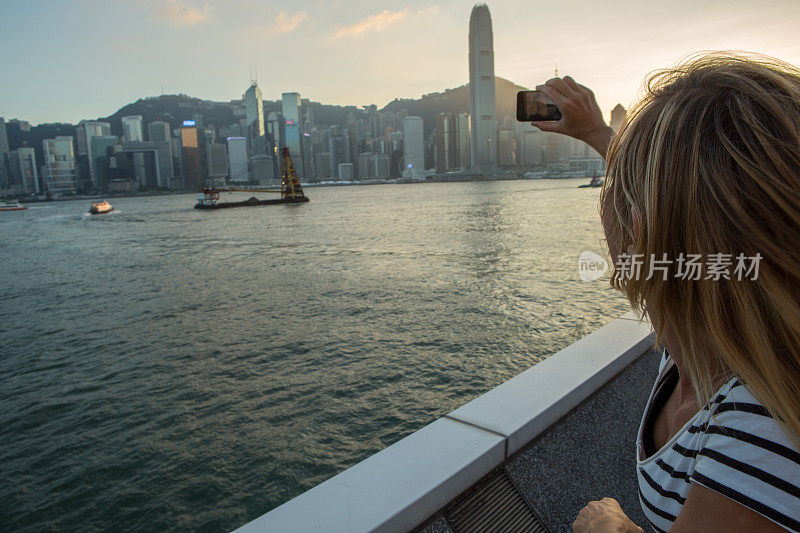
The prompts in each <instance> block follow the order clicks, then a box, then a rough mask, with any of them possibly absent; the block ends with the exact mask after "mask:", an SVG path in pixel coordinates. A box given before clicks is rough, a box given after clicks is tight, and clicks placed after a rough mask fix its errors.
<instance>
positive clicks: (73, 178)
mask: <svg viewBox="0 0 800 533" xmlns="http://www.w3.org/2000/svg"><path fill="white" fill-rule="evenodd" d="M42 147H43V148H44V166H43V167H42V179H43V180H44V182H45V186H46V187H47V190H48V191H50V192H51V193H52V194H55V195H61V194H74V193H75V188H76V187H77V179H78V173H77V170H76V166H75V149H74V147H73V145H72V137H71V136H69V137H67V136H59V137H56V138H55V139H45V140H44V141H42Z"/></svg>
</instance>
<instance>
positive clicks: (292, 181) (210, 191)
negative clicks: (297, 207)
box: [194, 148, 308, 209]
mask: <svg viewBox="0 0 800 533" xmlns="http://www.w3.org/2000/svg"><path fill="white" fill-rule="evenodd" d="M281 155H282V159H283V160H282V161H281V189H280V191H278V190H267V189H247V188H239V187H224V188H219V189H218V188H216V187H212V188H207V189H200V191H199V192H198V193H197V204H195V206H194V207H195V208H196V209H221V208H224V207H245V206H254V205H273V204H295V203H301V202H307V201H308V197H307V196H306V195H305V194H303V187H302V185H300V180H299V179H298V178H297V171H296V170H295V168H294V162H292V156H291V155H290V154H289V149H288V148H283V150H281ZM221 192H262V193H263V192H270V193H277V192H279V193H281V198H280V200H278V199H274V200H259V199H258V198H256V197H255V196H251V197H250V198H249V199H247V200H245V201H244V202H220V201H219V193H221Z"/></svg>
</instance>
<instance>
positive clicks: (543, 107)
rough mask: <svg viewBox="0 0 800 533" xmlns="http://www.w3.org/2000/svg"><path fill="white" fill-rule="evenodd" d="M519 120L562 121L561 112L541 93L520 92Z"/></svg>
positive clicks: (518, 100)
mask: <svg viewBox="0 0 800 533" xmlns="http://www.w3.org/2000/svg"><path fill="white" fill-rule="evenodd" d="M517 120H519V121H520V122H533V121H534V120H551V121H552V120H561V111H559V110H558V106H557V105H556V104H554V103H553V102H552V101H551V100H550V99H549V98H548V97H547V96H546V95H545V94H544V93H543V92H541V91H520V92H518V93H517Z"/></svg>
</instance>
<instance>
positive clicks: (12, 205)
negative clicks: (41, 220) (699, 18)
mask: <svg viewBox="0 0 800 533" xmlns="http://www.w3.org/2000/svg"><path fill="white" fill-rule="evenodd" d="M24 209H28V206H27V205H22V204H21V203H19V201H18V200H6V201H5V202H3V203H0V211H22V210H24Z"/></svg>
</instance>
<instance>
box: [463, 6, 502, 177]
mask: <svg viewBox="0 0 800 533" xmlns="http://www.w3.org/2000/svg"><path fill="white" fill-rule="evenodd" d="M469 112H470V123H471V130H472V131H471V132H470V134H471V136H472V139H471V143H470V158H471V165H472V168H473V170H492V169H494V168H496V167H497V157H496V155H495V154H496V151H497V146H496V144H497V143H496V139H495V138H496V133H497V121H496V119H495V107H494V37H493V35H492V17H491V15H490V14H489V8H488V7H486V4H477V5H476V6H475V7H473V8H472V14H471V15H470V17H469Z"/></svg>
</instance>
